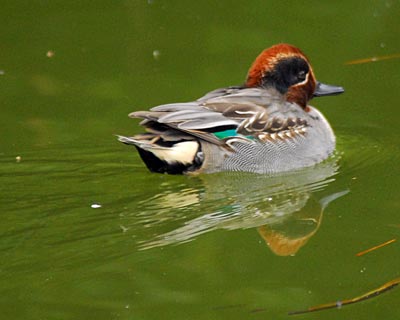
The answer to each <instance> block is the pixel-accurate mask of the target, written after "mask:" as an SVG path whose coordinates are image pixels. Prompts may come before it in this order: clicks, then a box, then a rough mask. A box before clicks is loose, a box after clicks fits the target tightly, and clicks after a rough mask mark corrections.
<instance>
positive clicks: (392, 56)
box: [345, 53, 400, 65]
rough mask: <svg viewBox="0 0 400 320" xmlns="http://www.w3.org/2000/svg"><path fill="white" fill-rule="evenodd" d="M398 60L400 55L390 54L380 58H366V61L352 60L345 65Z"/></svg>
mask: <svg viewBox="0 0 400 320" xmlns="http://www.w3.org/2000/svg"><path fill="white" fill-rule="evenodd" d="M398 58H400V53H396V54H390V55H387V56H379V57H370V58H364V59H357V60H351V61H347V62H345V64H347V65H350V64H362V63H369V62H376V61H382V60H389V59H398Z"/></svg>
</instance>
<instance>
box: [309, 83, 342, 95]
mask: <svg viewBox="0 0 400 320" xmlns="http://www.w3.org/2000/svg"><path fill="white" fill-rule="evenodd" d="M343 92H344V89H343V88H342V87H339V86H333V85H330V84H325V83H322V82H317V86H316V89H315V91H314V97H323V96H332V95H335V94H340V93H343Z"/></svg>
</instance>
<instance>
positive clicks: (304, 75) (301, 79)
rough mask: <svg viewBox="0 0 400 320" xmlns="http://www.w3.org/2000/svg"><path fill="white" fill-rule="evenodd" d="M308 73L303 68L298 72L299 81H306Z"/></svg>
mask: <svg viewBox="0 0 400 320" xmlns="http://www.w3.org/2000/svg"><path fill="white" fill-rule="evenodd" d="M306 75H307V73H306V72H305V71H304V70H301V71H299V73H298V74H297V79H299V81H304V80H306Z"/></svg>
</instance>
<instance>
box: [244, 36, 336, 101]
mask: <svg viewBox="0 0 400 320" xmlns="http://www.w3.org/2000/svg"><path fill="white" fill-rule="evenodd" d="M245 85H246V86H247V87H261V88H270V87H273V88H275V89H276V90H278V91H279V92H280V93H281V94H283V95H285V96H286V100H287V101H290V102H294V103H297V104H298V105H300V106H301V107H303V108H304V109H306V108H307V103H308V101H309V100H311V99H312V98H313V97H320V96H327V95H335V94H339V93H342V92H344V90H343V88H342V87H339V86H332V85H327V84H323V83H321V82H318V81H317V80H316V79H315V76H314V72H313V69H312V67H311V65H310V62H309V61H308V58H307V57H306V56H305V55H304V53H303V52H301V50H300V49H298V48H296V47H294V46H292V45H289V44H285V43H282V44H277V45H275V46H272V47H270V48H268V49H265V50H264V51H263V52H261V54H260V55H259V56H258V57H257V58H256V60H255V61H254V62H253V64H252V66H251V67H250V70H249V72H248V75H247V80H246V84H245Z"/></svg>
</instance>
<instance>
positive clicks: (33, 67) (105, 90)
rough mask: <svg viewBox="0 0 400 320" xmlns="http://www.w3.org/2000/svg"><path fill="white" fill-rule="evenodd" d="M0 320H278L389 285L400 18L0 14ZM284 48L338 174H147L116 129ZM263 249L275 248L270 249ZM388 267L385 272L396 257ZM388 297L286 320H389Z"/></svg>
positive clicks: (39, 10)
mask: <svg viewBox="0 0 400 320" xmlns="http://www.w3.org/2000/svg"><path fill="white" fill-rule="evenodd" d="M0 3H1V8H2V10H1V11H2V14H1V20H0V39H1V40H0V52H1V53H0V97H1V103H0V111H1V117H0V142H1V144H0V147H1V148H0V185H1V187H0V188H1V193H0V209H1V215H2V222H1V227H0V237H1V238H0V252H1V260H0V261H1V262H0V288H1V289H0V310H1V318H2V319H3V318H4V319H146V320H147V319H288V318H290V316H288V312H290V311H294V310H301V309H305V308H308V307H311V306H314V305H319V304H323V303H328V302H335V301H338V300H341V299H348V298H352V297H355V296H358V295H361V294H363V293H366V292H367V291H369V290H372V289H374V288H377V287H379V286H380V285H382V284H384V283H386V282H387V281H390V280H392V279H394V278H397V277H399V276H400V272H399V262H400V259H399V256H398V252H399V245H400V244H399V243H398V242H395V243H393V244H391V245H388V246H386V247H383V248H381V249H379V250H375V251H373V252H370V253H369V254H366V255H364V256H361V257H356V253H357V252H360V251H362V250H364V249H367V248H370V247H373V246H375V245H378V244H380V243H383V242H385V241H387V240H390V239H394V238H395V239H396V238H398V236H399V234H400V226H399V211H400V200H399V199H400V197H399V195H400V180H399V175H400V169H399V165H398V163H399V160H400V156H399V134H398V128H399V127H400V117H399V115H400V113H399V111H398V110H399V108H398V101H399V98H400V91H399V83H400V73H399V70H400V60H399V59H391V60H382V61H378V62H374V63H366V64H358V65H345V62H347V61H349V60H355V59H362V58H368V57H373V56H385V55H391V54H398V53H400V42H399V41H398V40H399V38H400V29H399V28H398V25H399V21H400V3H399V2H398V1H336V2H330V3H327V2H323V1H311V2H308V4H307V6H305V5H303V4H302V2H283V1H253V2H249V3H246V2H240V3H239V2H238V3H232V1H226V0H223V1H217V2H216V1H202V2H187V1H159V0H152V1H150V0H149V1H131V0H127V1H113V2H111V1H83V2H78V1H69V2H68V1H20V0H18V1H0ZM282 41H284V42H288V43H292V44H295V45H297V46H299V47H300V48H302V49H303V50H304V51H305V52H306V53H307V54H308V56H309V57H310V59H311V61H312V63H313V66H314V71H315V73H316V75H317V78H318V79H320V80H321V81H324V82H327V83H332V84H338V85H342V86H343V87H345V89H346V93H345V94H344V95H341V96H337V97H327V98H320V99H315V100H314V101H313V103H312V104H313V105H315V106H316V107H318V108H319V109H320V110H321V111H322V112H323V113H324V114H325V115H326V117H327V118H328V119H329V121H330V122H331V124H332V126H333V127H334V130H335V132H336V135H337V138H338V151H337V153H336V155H335V157H334V158H332V159H330V160H329V161H327V162H325V163H323V164H321V165H319V166H317V167H315V168H311V169H307V170H303V171H301V172H298V173H294V174H289V175H285V176H280V177H279V176H278V177H265V176H257V175H248V174H215V175H209V176H199V177H185V176H167V175H157V174H151V173H149V172H148V171H147V169H146V168H145V167H144V166H143V164H142V163H141V161H140V159H139V157H138V155H137V154H136V153H135V152H134V150H133V149H131V148H129V147H127V146H125V145H122V144H120V143H118V142H117V141H116V139H115V137H114V134H125V135H130V134H134V133H138V132H140V128H139V127H138V125H137V121H134V120H132V119H129V118H128V117H127V114H128V113H129V112H131V111H134V110H142V109H147V108H150V107H151V106H154V105H157V104H160V103H167V102H176V101H190V100H193V99H195V98H197V97H199V96H201V95H203V94H204V93H205V92H207V91H210V90H212V89H214V88H217V87H222V86H226V85H234V84H240V83H242V82H243V80H244V78H245V74H246V71H247V69H248V67H249V65H250V63H251V62H252V60H253V59H254V58H255V57H256V56H257V54H258V53H259V52H260V51H261V50H262V49H264V48H265V47H268V46H270V45H272V44H275V43H278V42H282ZM267 243H269V245H268V244H267ZM396 254H397V255H396ZM399 298H400V291H399V289H393V290H391V291H389V292H387V293H385V294H382V295H381V296H379V297H376V298H373V299H370V300H367V301H364V302H361V303H358V304H353V305H350V306H346V307H343V308H341V309H340V310H338V309H333V310H327V311H321V313H312V314H307V315H302V316H300V315H299V316H292V317H294V318H299V319H305V318H307V319H320V318H321V317H324V319H398V318H399V317H400V311H399V308H398V300H399Z"/></svg>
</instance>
